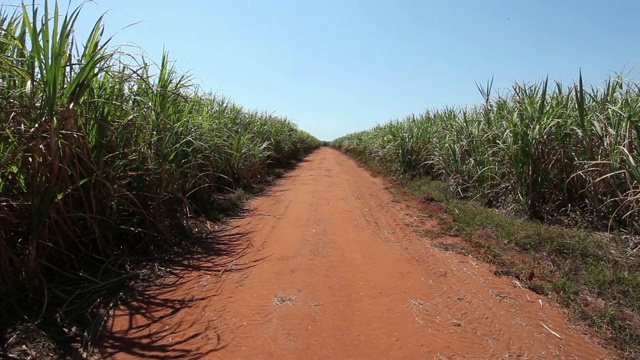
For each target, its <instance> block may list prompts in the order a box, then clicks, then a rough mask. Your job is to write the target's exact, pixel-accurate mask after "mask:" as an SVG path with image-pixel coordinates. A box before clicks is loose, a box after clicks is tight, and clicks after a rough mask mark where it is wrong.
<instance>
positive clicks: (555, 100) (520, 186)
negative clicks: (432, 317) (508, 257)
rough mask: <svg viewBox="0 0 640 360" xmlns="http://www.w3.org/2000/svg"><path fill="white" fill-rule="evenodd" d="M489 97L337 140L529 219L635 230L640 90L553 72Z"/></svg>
mask: <svg viewBox="0 0 640 360" xmlns="http://www.w3.org/2000/svg"><path fill="white" fill-rule="evenodd" d="M479 90H480V92H481V94H482V96H483V100H484V101H483V103H482V105H479V106H474V107H449V108H445V109H442V110H435V111H427V112H425V113H423V114H420V115H410V116H408V117H406V118H405V119H403V120H399V121H393V122H390V123H387V124H384V125H379V126H376V127H375V128H373V129H370V130H367V131H362V132H358V133H354V134H350V135H347V136H344V137H342V138H339V139H337V140H335V141H334V142H333V145H334V146H336V147H338V148H339V149H341V150H343V151H345V152H347V153H351V154H354V155H356V156H360V157H362V158H366V159H367V161H369V162H371V163H372V164H374V165H375V166H377V167H380V168H381V169H384V170H385V171H388V172H391V173H392V174H394V175H395V176H407V175H423V176H430V177H432V178H434V179H438V180H444V181H447V182H448V183H449V184H450V185H451V189H452V191H453V192H454V193H456V194H458V195H459V196H461V197H465V198H474V199H478V200H480V201H482V202H484V203H485V204H488V205H491V206H500V207H505V208H509V209H511V210H512V211H515V212H517V213H521V214H525V215H527V216H528V217H530V218H533V219H537V220H546V221H558V220H562V221H565V222H568V223H570V224H578V223H580V224H594V225H596V226H597V227H599V228H602V229H621V230H624V231H628V232H633V233H637V232H638V230H640V228H639V225H638V224H640V222H639V221H638V220H640V218H639V216H640V211H639V208H638V204H639V200H640V171H639V169H638V163H639V161H640V155H639V153H638V145H639V144H640V91H639V90H640V89H639V85H638V83H637V82H635V81H633V80H627V79H624V78H623V77H622V76H620V75H616V76H612V77H610V78H609V79H608V80H606V81H604V83H603V84H602V86H600V87H585V86H584V84H583V82H582V77H581V76H580V78H579V80H578V82H577V83H575V84H572V85H570V86H565V85H563V84H561V83H560V82H552V81H549V80H548V79H545V80H543V81H539V82H537V83H533V84H514V85H513V87H512V88H511V89H508V90H507V91H504V92H503V93H501V94H497V95H494V94H493V93H492V81H490V82H488V83H487V85H486V86H479Z"/></svg>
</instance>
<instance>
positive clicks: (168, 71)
mask: <svg viewBox="0 0 640 360" xmlns="http://www.w3.org/2000/svg"><path fill="white" fill-rule="evenodd" d="M81 8H82V7H79V8H76V9H72V10H70V11H69V12H67V13H64V14H63V13H61V12H60V11H59V7H58V4H57V3H55V4H49V3H48V2H46V1H45V3H44V5H42V6H37V5H35V3H34V4H32V5H31V6H26V5H22V6H21V7H20V8H18V9H10V8H1V9H0V94H1V96H0V294H1V295H0V309H1V310H0V313H1V315H2V319H3V320H10V319H17V318H23V319H31V320H34V321H37V320H43V321H44V320H48V321H49V322H57V323H58V325H59V326H60V327H62V328H71V326H68V325H65V322H66V321H68V320H69V317H71V316H72V315H73V314H79V313H80V314H81V313H82V311H84V310H82V309H86V307H80V305H78V304H86V302H87V301H92V299H93V301H99V298H100V294H101V292H102V291H105V289H106V288H108V287H109V285H110V284H109V282H110V281H112V280H113V274H112V273H113V272H114V271H115V273H116V274H120V275H116V277H118V276H119V277H120V279H126V277H127V276H128V274H127V272H126V271H127V269H128V266H129V265H128V264H129V263H130V262H131V260H132V259H136V258H140V257H149V256H151V254H154V253H156V252H157V251H159V250H162V249H170V248H172V247H175V246H179V245H180V241H181V239H183V238H184V236H185V235H187V234H189V233H190V229H189V225H188V223H189V221H188V219H189V218H190V217H191V216H193V215H194V214H198V213H207V212H208V211H209V210H211V209H210V208H211V207H215V206H216V202H215V199H216V198H217V196H218V195H220V194H221V193H223V192H226V191H229V190H230V189H231V190H233V189H243V188H247V187H250V186H253V185H254V184H256V183H257V182H260V181H263V180H265V179H266V178H267V177H268V176H269V174H270V170H271V169H272V168H273V167H275V166H283V165H286V164H287V163H288V162H290V161H292V160H296V159H299V158H301V157H302V156H304V155H306V154H308V153H309V152H310V151H312V150H313V149H314V148H316V147H317V146H319V142H318V140H317V139H315V138H313V137H312V136H311V135H309V134H307V133H305V132H303V131H301V130H298V129H297V128H296V126H295V125H294V124H293V123H292V122H291V121H289V120H287V119H285V118H280V117H277V116H274V115H271V114H268V113H262V112H256V111H248V110H245V109H243V108H242V107H240V106H238V105H236V104H234V103H233V102H231V101H229V100H227V99H225V98H222V97H220V96H214V95H210V94H205V93H201V92H199V91H198V88H197V87H196V86H195V84H194V82H193V81H192V79H191V78H190V77H189V76H188V75H185V74H182V73H180V72H179V71H178V70H177V69H176V67H175V65H174V64H173V63H172V62H171V61H170V60H169V59H168V57H167V55H166V54H165V55H164V56H163V58H162V59H161V61H160V62H159V63H158V64H155V63H153V62H151V61H149V59H147V58H145V57H140V56H134V55H131V54H126V53H124V52H123V51H122V49H120V48H117V47H113V46H112V45H111V41H112V40H111V39H108V38H105V37H104V36H103V33H104V25H103V22H102V18H100V19H98V20H97V21H96V23H95V26H94V27H93V30H92V31H91V32H90V33H89V35H88V36H87V37H86V39H78V38H76V37H75V36H74V26H75V24H76V22H77V21H78V18H79V16H80V13H81ZM91 271H93V272H91ZM107 273H110V274H111V275H110V276H111V278H110V279H111V280H105V277H107V275H105V274H107ZM83 306H84V305H83ZM81 315H82V314H81ZM85 315H86V314H85Z"/></svg>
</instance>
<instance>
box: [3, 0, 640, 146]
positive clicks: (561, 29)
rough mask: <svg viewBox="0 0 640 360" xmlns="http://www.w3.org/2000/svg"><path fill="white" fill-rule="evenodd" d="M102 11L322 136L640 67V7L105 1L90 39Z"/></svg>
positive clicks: (212, 78) (121, 28) (97, 7)
mask: <svg viewBox="0 0 640 360" xmlns="http://www.w3.org/2000/svg"><path fill="white" fill-rule="evenodd" d="M5 3H7V2H5ZM10 3H15V1H11V2H10ZM73 3H74V4H77V3H79V2H77V1H73ZM61 4H66V1H62V2H61ZM104 12H107V15H106V25H107V33H109V34H115V38H114V43H115V44H124V43H133V44H136V45H138V46H140V47H141V48H142V49H143V50H144V51H145V52H146V53H147V54H148V56H149V57H151V59H153V60H156V61H159V59H160V57H161V54H162V50H163V48H165V49H167V50H168V51H170V54H171V57H172V59H174V60H176V61H177V63H178V65H179V67H180V68H181V69H182V70H184V71H188V72H189V73H190V74H192V75H193V76H194V77H195V78H196V79H197V82H198V83H199V84H200V86H201V88H202V89H203V90H206V91H213V92H217V93H219V94H223V95H225V96H228V97H230V98H231V99H233V100H234V101H235V102H236V103H238V104H240V105H243V106H245V107H246V108H249V109H259V110H266V111H270V112H274V113H275V114H277V115H281V116H286V117H288V118H289V119H291V120H292V121H294V122H295V123H297V124H298V126H299V127H300V128H301V129H303V130H305V131H308V132H310V133H312V134H313V135H315V136H316V137H318V138H319V139H322V140H332V139H334V138H336V137H339V136H342V135H345V134H347V133H350V132H354V131H359V130H365V129H368V128H370V127H372V126H375V125H376V124H379V123H385V122H387V121H389V120H392V119H397V118H401V117H404V116H406V115H408V114H411V113H419V112H423V111H424V110H427V109H436V108H441V107H443V106H446V105H471V104H476V103H479V102H481V97H480V95H479V93H478V90H477V88H476V82H477V83H482V84H484V83H486V82H487V80H489V79H490V78H492V77H493V78H494V88H496V89H500V88H507V87H509V86H510V85H511V84H512V83H513V82H514V81H517V82H523V81H525V82H533V81H538V80H540V79H543V78H544V77H546V76H547V75H548V76H549V77H550V78H551V79H553V80H561V81H562V82H563V83H565V84H566V85H569V84H570V83H572V82H573V81H574V80H575V79H577V77H578V71H579V70H580V69H582V72H583V76H584V78H585V81H587V82H589V83H592V84H594V85H599V84H600V82H601V81H602V80H603V79H604V78H606V77H607V76H609V75H611V74H613V73H614V72H624V73H627V74H629V76H630V77H632V78H638V76H637V74H638V70H640V68H638V63H640V46H639V45H638V39H640V26H637V18H638V16H639V15H640V2H638V1H635V0H628V1H616V0H612V1H595V0H581V1H573V0H571V1H560V0H554V1H551V0H535V1H534V0H530V1H519V0H496V1H478V0H465V1H462V0H442V1H402V0H396V1H375V0H369V1H353V0H341V1H334V0H323V1H315V0H314V1H302V0H298V1H291V0H253V1H249V0H209V1H205V0H202V1H195V0H183V1H164V0H155V1H143V0H138V1H133V0H126V1H124V0H122V1H121V0H109V1H106V0H96V1H94V2H91V3H87V4H85V7H84V10H83V15H82V16H81V19H82V24H81V26H80V27H79V28H78V31H77V32H78V35H79V36H80V38H82V35H83V34H86V32H87V31H86V30H85V28H84V26H87V27H88V26H89V25H93V22H94V21H95V19H96V18H97V17H98V16H99V15H101V14H102V13H104ZM133 23H138V24H137V25H134V26H132V27H128V28H126V26H127V25H130V24H133ZM83 24H84V25H83Z"/></svg>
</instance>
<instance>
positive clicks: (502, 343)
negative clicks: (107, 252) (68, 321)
mask: <svg viewBox="0 0 640 360" xmlns="http://www.w3.org/2000/svg"><path fill="white" fill-rule="evenodd" d="M387 187H388V184H387V183H386V182H385V180H384V179H382V178H376V177H372V176H371V175H369V173H368V172H367V171H365V170H363V169H361V168H359V167H358V166H357V165H356V164H355V163H354V162H353V161H352V160H351V159H349V158H348V157H346V156H345V155H343V154H341V153H340V152H338V151H336V150H333V149H331V148H322V149H320V150H318V151H316V152H315V153H313V154H312V155H311V156H309V157H308V158H307V159H306V161H304V162H302V163H301V164H300V165H299V166H298V168H296V169H295V170H293V171H292V172H290V173H288V174H287V175H286V176H285V177H284V178H283V179H282V180H281V181H280V182H279V183H278V184H277V185H276V186H275V187H274V188H272V190H271V191H270V192H269V194H268V196H263V197H259V198H255V199H254V200H252V201H251V202H250V203H249V205H248V209H247V211H246V214H244V216H242V217H239V218H237V219H233V220H231V221H230V222H229V223H228V224H226V226H225V229H223V231H222V233H221V235H218V238H219V239H220V240H218V241H221V242H222V243H224V242H225V241H227V242H228V243H229V244H231V246H235V247H236V248H237V249H238V250H237V251H228V252H226V253H224V252H223V253H216V254H215V256H213V255H212V256H209V258H208V259H206V260H199V261H198V264H191V265H193V266H189V267H185V268H183V269H182V270H180V269H179V270H177V271H174V275H173V276H171V277H169V278H167V279H166V282H165V283H164V284H163V286H158V287H156V288H152V289H149V290H146V291H145V292H143V293H141V294H140V296H138V297H137V298H136V299H135V300H134V301H132V302H130V303H127V304H123V305H122V306H121V307H120V308H119V309H118V310H117V311H115V312H114V313H113V316H112V318H111V320H110V322H109V324H108V328H107V329H106V331H105V336H104V338H103V345H102V347H101V350H100V352H101V355H102V356H104V357H107V358H109V357H111V358H114V359H134V358H136V359H137V358H163V359H166V358H176V359H199V358H204V359H272V358H277V359H486V358H495V359H556V358H558V359H563V358H570V359H574V358H579V359H605V358H611V357H613V355H611V354H609V353H607V352H606V351H605V350H604V349H603V348H601V347H599V346H598V345H597V342H596V340H595V339H594V338H591V337H590V336H589V335H588V332H587V331H586V330H584V329H581V328H579V327H577V326H575V325H572V324H571V323H570V322H569V321H568V316H567V314H565V313H564V312H563V311H562V310H561V309H560V308H559V307H557V306H556V305H554V304H553V303H550V300H549V299H548V298H546V297H543V296H541V295H538V294H536V293H533V292H531V291H529V290H526V289H523V288H521V287H520V286H519V283H518V282H517V281H516V280H515V279H513V278H509V277H497V276H495V275H494V274H493V272H494V270H495V269H494V268H493V267H492V266H491V265H488V264H486V263H483V262H481V261H479V260H476V259H474V258H471V257H466V256H463V255H460V254H456V253H453V252H447V251H442V250H438V249H437V248H436V247H435V246H434V244H433V242H434V241H440V242H442V241H447V239H446V236H445V235H442V237H443V238H441V239H428V240H427V239H425V238H424V237H422V236H420V235H419V233H421V232H423V230H424V229H431V230H433V231H431V233H438V231H437V230H438V229H437V226H438V225H437V220H436V219H434V218H429V217H425V216H421V215H419V212H418V211H417V209H416V208H415V204H410V203H409V204H408V203H405V202H398V201H397V200H395V198H394V197H393V196H392V195H391V194H390V192H389V191H388V190H387ZM225 239H227V240H225ZM229 239H233V240H229ZM451 240H452V241H455V239H451ZM233 244H235V245H233ZM247 246H248V247H247Z"/></svg>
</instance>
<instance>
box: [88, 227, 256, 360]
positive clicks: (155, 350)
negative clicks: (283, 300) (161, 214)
mask: <svg viewBox="0 0 640 360" xmlns="http://www.w3.org/2000/svg"><path fill="white" fill-rule="evenodd" d="M236 216H242V214H236ZM200 232H202V233H206V234H207V235H199V236H198V241H197V242H195V243H194V244H193V246H192V248H191V249H189V251H188V252H186V253H180V254H176V255H175V256H173V257H172V258H170V259H166V261H163V262H162V264H157V265H156V266H157V267H159V268H157V269H152V270H150V271H154V272H157V273H160V274H162V277H161V279H159V281H158V282H157V283H154V284H153V285H152V286H150V287H148V288H145V289H139V290H138V291H135V293H134V294H132V295H131V296H130V299H127V300H123V301H121V302H120V303H119V304H118V306H117V308H116V309H114V310H113V311H112V312H111V316H110V318H109V320H108V322H107V324H106V325H105V327H104V329H103V331H102V333H101V335H100V339H99V340H98V344H99V352H100V355H102V356H103V357H105V358H111V357H117V358H138V359H189V360H195V359H201V358H203V357H205V356H207V355H209V354H211V353H213V352H215V351H217V350H220V349H222V348H224V347H225V344H223V342H222V341H221V336H220V334H219V331H218V329H217V328H216V326H215V324H216V320H217V319H218V316H219V314H218V313H219V311H216V308H215V307H214V305H212V304H213V302H212V301H207V300H210V299H211V298H213V297H216V296H218V295H219V291H220V288H221V283H223V282H224V277H227V276H231V275H232V274H233V273H234V272H242V271H246V270H248V269H250V268H252V267H254V266H256V265H257V264H259V263H260V262H261V261H262V260H263V259H258V260H254V261H249V262H248V261H243V256H244V255H245V254H246V253H247V250H249V249H250V248H251V247H252V245H251V242H250V241H249V240H248V239H247V237H248V235H250V234H248V233H245V232H241V231H239V229H237V228H229V227H227V228H224V229H220V230H208V231H205V230H201V231H200Z"/></svg>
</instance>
